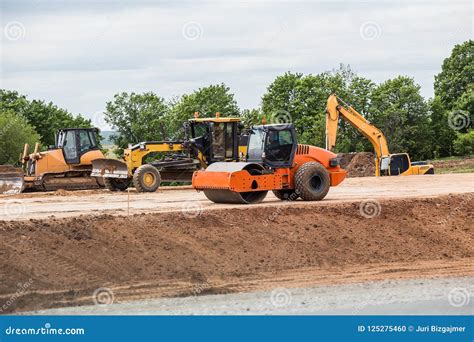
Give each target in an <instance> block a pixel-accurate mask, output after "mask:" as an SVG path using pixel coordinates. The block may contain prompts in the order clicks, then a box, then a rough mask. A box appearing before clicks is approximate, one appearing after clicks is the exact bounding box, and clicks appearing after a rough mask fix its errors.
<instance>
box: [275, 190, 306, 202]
mask: <svg viewBox="0 0 474 342" xmlns="http://www.w3.org/2000/svg"><path fill="white" fill-rule="evenodd" d="M273 194H274V195H275V197H276V198H278V199H279V200H282V201H294V200H296V199H298V197H300V196H299V195H298V194H297V193H296V191H295V190H293V189H291V190H273Z"/></svg>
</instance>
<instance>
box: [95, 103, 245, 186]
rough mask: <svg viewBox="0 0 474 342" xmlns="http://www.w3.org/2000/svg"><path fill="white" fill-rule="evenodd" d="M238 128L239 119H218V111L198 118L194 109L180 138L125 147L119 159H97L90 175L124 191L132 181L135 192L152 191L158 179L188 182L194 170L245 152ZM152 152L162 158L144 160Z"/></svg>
mask: <svg viewBox="0 0 474 342" xmlns="http://www.w3.org/2000/svg"><path fill="white" fill-rule="evenodd" d="M241 128H242V125H241V124H240V118H236V117H234V118H231V117H225V118H221V117H220V114H219V113H216V116H215V117H211V118H199V114H198V113H197V112H196V113H195V114H194V118H193V119H189V120H188V121H187V122H186V123H185V124H184V131H185V137H184V139H183V140H181V141H144V142H141V143H138V144H135V145H132V146H129V147H128V148H127V149H125V150H124V154H123V157H122V160H115V159H104V158H100V159H96V160H94V161H92V176H94V177H98V178H99V179H103V181H104V183H105V187H106V188H108V189H109V190H111V191H124V190H126V189H127V188H128V187H129V186H130V185H131V184H133V186H134V187H135V189H136V190H137V191H138V192H154V191H156V190H157V189H158V187H159V186H160V183H161V182H191V180H192V176H193V173H194V171H196V170H200V169H205V168H206V167H207V166H209V165H210V164H212V163H214V162H218V161H219V162H228V161H239V160H240V159H241V158H242V156H245V155H246V141H244V140H245V138H246V137H245V136H243V135H241V134H240V130H241ZM241 141H242V142H241ZM152 153H163V154H165V157H163V158H162V159H160V160H156V161H151V162H147V160H146V157H147V156H149V155H150V154H152Z"/></svg>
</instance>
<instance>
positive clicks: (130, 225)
mask: <svg viewBox="0 0 474 342" xmlns="http://www.w3.org/2000/svg"><path fill="white" fill-rule="evenodd" d="M473 195H474V174H473V173H463V174H442V175H426V176H411V177H386V178H375V177H363V178H349V179H346V180H345V181H344V182H343V183H342V184H341V185H340V186H338V187H335V188H332V189H331V190H330V192H329V194H328V196H327V197H326V199H325V200H323V201H321V202H303V201H299V200H298V201H293V202H288V201H279V200H277V199H276V198H275V197H274V196H273V195H271V194H269V195H268V196H267V199H266V200H265V201H264V202H263V203H260V204H257V205H251V206H245V205H227V204H214V203H211V202H209V201H208V200H207V199H206V198H205V196H204V194H202V193H197V192H195V191H194V190H193V189H191V188H189V187H186V188H173V189H162V190H159V191H158V192H157V193H145V194H143V193H136V192H134V191H132V190H131V191H130V192H124V193H112V192H109V191H107V190H93V191H76V192H67V191H58V192H55V193H31V194H28V193H25V194H20V195H14V196H1V197H0V208H1V209H2V210H1V211H0V278H1V282H0V304H2V305H3V306H2V305H0V309H1V310H2V312H3V313H11V312H25V311H30V310H40V309H49V308H56V307H71V306H77V305H93V304H94V299H96V301H97V296H94V293H95V294H97V292H98V291H99V292H100V291H105V292H106V294H107V295H108V297H107V298H112V299H113V302H114V303H128V302H136V303H146V302H147V301H148V300H151V299H155V298H162V297H180V298H181V297H187V298H195V297H196V296H206V297H203V298H208V297H207V295H216V294H219V295H222V296H226V295H228V296H235V295H236V294H239V293H249V292H252V293H263V295H262V296H266V297H265V298H267V297H268V296H267V295H270V296H271V295H272V293H273V292H272V291H273V290H274V289H289V290H288V291H290V293H297V294H295V296H296V297H295V298H300V299H301V298H303V297H300V295H299V294H298V293H299V292H298V291H304V289H314V288H318V287H319V288H320V287H321V286H323V287H325V288H328V289H329V287H331V288H334V286H343V285H344V284H346V285H347V286H349V287H348V288H347V289H349V290H347V291H350V286H351V285H350V284H369V283H370V284H375V283H377V282H380V281H393V282H394V283H393V284H395V285H394V286H395V287H397V286H401V288H403V287H406V286H410V284H408V285H407V284H406V283H404V282H403V281H405V280H407V281H412V280H413V279H428V280H426V281H436V279H441V280H440V281H442V282H443V281H444V282H443V283H442V284H444V285H443V286H444V287H443V286H441V285H440V286H441V288H442V289H443V290H442V291H441V290H440V291H441V292H443V293H445V290H446V291H447V292H449V291H448V290H452V289H456V288H458V287H460V288H463V289H465V288H466V286H465V284H466V283H468V284H469V283H472V279H473V278H472V277H473V276H474V247H473V246H474V224H473V221H474V220H473V216H474V215H473V214H474V209H473V207H474V206H473V200H472V198H473ZM443 279H444V280H443ZM447 279H450V280H447ZM397 284H401V285H397ZM446 284H448V285H446ZM456 284H458V285H456ZM346 285H344V286H346ZM354 286H358V285H354ZM367 286H369V285H367ZM295 289H299V290H295ZM472 290H473V289H472V288H467V289H466V291H468V292H467V293H468V298H467V301H468V305H472V304H473V301H472V298H470V296H472ZM258 291H260V292H258ZM294 291H296V292H294ZM317 291H318V290H316V293H317ZM328 291H329V293H331V290H328ZM393 291H395V292H396V291H397V290H393ZM334 293H337V291H336V292H334ZM400 293H401V292H400ZM310 296H314V293H313V292H311V293H310ZM446 296H448V294H447V293H446ZM395 297H396V296H395ZM395 297H394V298H395ZM219 298H220V297H219ZM230 298H233V297H230ZM413 298H415V299H416V298H418V299H419V298H421V299H423V296H421V295H420V297H416V296H413ZM430 298H431V297H430ZM437 298H438V297H437ZM415 299H413V300H415ZM421 299H420V300H421ZM446 300H447V297H446ZM469 300H470V304H469ZM137 301H138V302H137ZM302 301H303V302H305V300H303V299H302ZM110 302H112V301H110ZM211 302H212V300H211ZM267 302H268V305H273V306H272V307H278V305H275V303H274V302H273V301H268V300H267ZM325 303H326V304H325V305H326V307H322V308H321V310H322V311H324V310H326V311H327V310H331V305H332V304H331V303H332V301H331V300H328V301H326V302H325ZM114 305H115V304H114ZM114 305H112V306H111V307H110V308H111V309H110V310H111V311H109V312H107V313H114V311H113V309H112V308H113V307H115V306H114ZM120 305H124V304H119V306H118V308H117V311H116V312H117V313H126V312H124V311H120V310H123V307H122V308H120ZM138 305H141V304H138ZM143 305H145V304H143ZM157 305H158V306H160V305H161V304H157ZM173 305H174V304H173ZM176 305H177V304H176ZM357 305H360V303H358V304H357ZM160 307H161V306H160ZM465 309H466V307H465V306H464V307H463V310H464V311H465ZM125 311H126V310H125ZM155 311H156V312H160V313H166V312H163V311H159V310H158V309H156V310H155ZM313 311H314V310H313ZM464 311H462V310H460V311H459V312H460V313H463V312H464ZM136 312H140V310H139V309H137V310H136ZM170 312H171V311H170ZM230 312H232V310H230ZM234 312H237V311H234ZM262 312H263V313H272V311H271V310H270V311H268V310H267V311H265V310H263V311H262ZM273 312H275V311H273ZM304 312H305V311H304V310H303V309H302V310H300V311H298V312H295V313H304ZM306 312H307V311H306ZM311 312H312V311H311ZM82 313H90V312H82ZM149 313H153V311H150V312H149ZM177 313H180V311H179V310H178V312H177ZM193 313H206V311H205V310H204V309H203V311H199V309H197V310H195V311H193ZM254 313H255V312H254ZM277 313H279V312H277Z"/></svg>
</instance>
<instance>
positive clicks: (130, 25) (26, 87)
mask: <svg viewBox="0 0 474 342" xmlns="http://www.w3.org/2000/svg"><path fill="white" fill-rule="evenodd" d="M1 6H2V8H1V9H2V24H1V26H2V28H5V27H6V25H7V24H8V23H10V22H13V21H14V22H20V23H21V24H22V25H23V26H24V29H25V32H24V37H23V38H21V39H18V40H9V39H6V37H5V34H4V35H3V37H2V41H1V48H2V51H1V55H2V60H1V66H2V70H1V72H2V77H1V79H2V84H1V86H2V88H7V89H15V90H18V91H20V92H21V93H25V94H27V95H28V96H29V97H31V98H42V99H46V100H48V101H49V100H51V101H53V102H55V103H57V104H58V105H60V106H62V107H65V108H67V109H68V110H70V111H72V112H75V113H83V114H85V115H86V116H92V115H93V113H95V112H97V111H99V110H102V109H103V108H104V107H105V102H106V101H107V100H109V99H111V98H112V97H113V95H114V94H115V93H116V92H119V91H137V92H142V91H150V90H151V91H154V92H156V93H157V94H159V95H161V96H163V97H167V98H169V97H171V96H173V95H180V94H183V93H186V92H190V91H192V90H194V89H196V88H198V87H201V86H206V85H208V84H211V83H220V82H225V83H226V84H228V85H229V86H230V87H231V89H232V90H233V91H234V92H235V94H236V99H237V101H238V102H239V105H240V106H241V107H242V108H250V107H255V106H258V105H259V103H260V97H261V95H262V94H263V92H264V91H265V88H266V87H267V86H268V85H269V84H270V83H271V82H272V81H273V79H274V78H275V77H276V76H277V75H279V74H281V73H283V72H285V71H288V70H290V71H294V72H304V73H319V72H323V71H326V70H330V69H333V68H335V67H337V66H338V65H339V63H346V64H350V65H351V66H352V67H353V69H355V70H356V71H357V72H359V73H360V74H361V75H363V76H365V77H368V78H371V79H372V80H374V81H376V82H382V81H384V80H385V79H388V78H391V77H395V76H397V75H399V74H402V75H409V76H412V77H415V81H417V82H418V83H420V84H421V86H422V92H423V95H425V96H432V94H433V90H432V88H433V75H434V74H436V73H437V72H439V70H440V68H441V63H442V61H443V59H444V58H446V57H447V56H448V55H449V53H450V51H451V49H452V48H453V46H454V45H455V44H457V43H461V42H462V41H465V40H467V39H470V38H471V37H472V18H471V17H470V13H471V3H470V2H469V1H452V2H437V1H415V2H410V1H402V2H400V1H397V2H391V1H378V2H359V1H357V2H355V1H335V2H331V1H296V2H290V1H260V2H255V1H232V2H223V1H202V2H199V1H174V2H171V1H169V2H155V1H137V2H122V1H119V2H116V1H105V2H104V1H100V2H99V1H86V2H71V3H68V2H63V1H61V2H59V1H34V2H33V1H2V5H1ZM189 23H191V24H192V23H197V25H195V26H194V28H197V29H198V31H199V32H198V36H197V38H196V39H194V38H193V37H191V38H192V39H189V38H190V37H186V34H185V33H184V32H183V31H184V29H183V28H185V27H186V25H191V24H189ZM364 25H365V26H367V27H368V28H372V29H375V31H368V30H367V32H369V33H370V32H372V34H374V33H375V36H373V37H372V36H368V37H367V36H364V34H365V33H363V32H365V31H364V30H363V28H365V26H364Z"/></svg>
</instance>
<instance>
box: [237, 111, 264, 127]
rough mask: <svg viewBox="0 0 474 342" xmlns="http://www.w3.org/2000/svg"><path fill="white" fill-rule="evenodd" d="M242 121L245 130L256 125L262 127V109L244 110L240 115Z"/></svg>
mask: <svg viewBox="0 0 474 342" xmlns="http://www.w3.org/2000/svg"><path fill="white" fill-rule="evenodd" d="M240 120H241V121H242V124H243V125H244V127H245V128H250V127H252V126H255V125H261V124H262V120H263V113H262V112H261V111H260V109H255V108H254V109H244V110H243V111H242V113H240Z"/></svg>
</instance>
